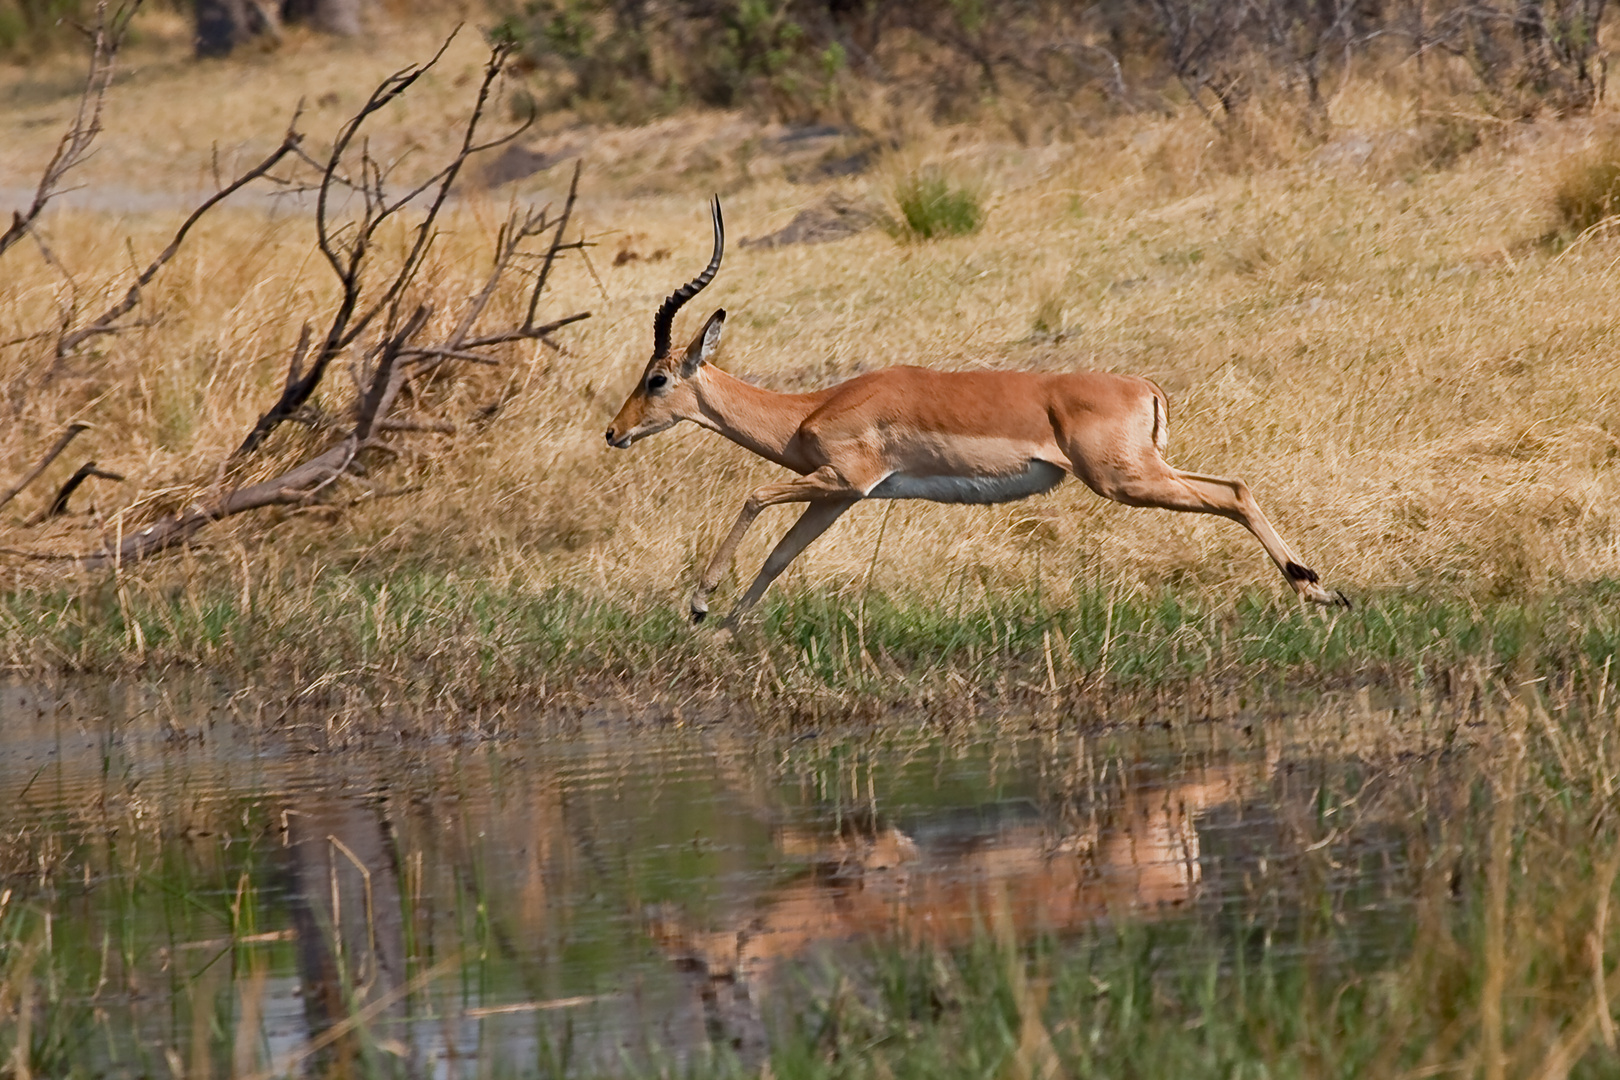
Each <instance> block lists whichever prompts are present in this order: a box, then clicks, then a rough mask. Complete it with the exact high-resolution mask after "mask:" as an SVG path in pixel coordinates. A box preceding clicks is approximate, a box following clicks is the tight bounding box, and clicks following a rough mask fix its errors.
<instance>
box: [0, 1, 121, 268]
mask: <svg viewBox="0 0 1620 1080" xmlns="http://www.w3.org/2000/svg"><path fill="white" fill-rule="evenodd" d="M143 2H144V0H127V2H125V3H122V4H120V5H119V6H118V7H117V8H115V9H113V11H112V13H111V14H110V15H109V14H108V5H107V0H98V2H97V4H96V25H95V29H94V30H93V31H91V38H90V42H91V44H90V72H89V75H88V76H87V77H86V78H85V83H84V93H83V94H81V95H80V96H79V107H78V109H77V111H76V112H75V113H74V114H73V123H72V124H71V125H70V126H69V127H68V129H67V131H66V132H65V133H64V134H63V135H62V140H61V141H60V142H58V143H57V144H56V153H55V154H53V155H52V156H51V160H50V163H49V164H48V165H46V166H45V171H44V173H42V174H41V175H40V178H39V186H38V187H37V188H35V189H34V200H33V202H32V203H30V204H29V206H28V209H27V210H23V211H17V212H14V213H13V214H12V215H11V225H10V226H9V227H8V228H7V229H6V231H5V232H3V233H0V255H3V254H5V252H6V249H7V248H9V247H11V246H12V245H13V244H15V243H16V242H17V241H18V240H21V239H22V238H23V237H24V236H25V235H27V233H28V231H29V230H30V229H32V228H33V227H34V222H35V221H36V220H38V218H39V215H40V214H42V213H44V211H45V206H46V204H48V203H49V202H50V201H51V200H52V199H54V198H55V197H56V196H57V195H59V194H61V185H62V180H63V179H64V178H65V177H66V176H67V174H68V173H69V172H71V171H72V170H73V169H74V168H75V167H76V166H78V165H79V164H80V163H81V162H83V161H84V158H85V155H86V154H87V153H88V152H89V150H90V144H91V143H93V142H95V141H96V136H97V135H100V134H101V108H102V105H103V104H104V103H105V101H106V99H107V87H108V86H110V85H112V79H113V72H114V71H115V70H116V68H117V60H118V50H119V48H120V47H122V45H123V44H124V37H125V35H126V34H127V33H128V32H129V23H130V20H131V19H132V18H134V17H135V12H137V11H138V10H140V7H141V4H142V3H143Z"/></svg>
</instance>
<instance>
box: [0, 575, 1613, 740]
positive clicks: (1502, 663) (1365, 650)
mask: <svg viewBox="0 0 1620 1080" xmlns="http://www.w3.org/2000/svg"><path fill="white" fill-rule="evenodd" d="M1062 595H1063V596H1064V597H1066V598H1067V602H1061V601H1060V602H1054V601H1053V598H1052V596H1051V595H1050V593H1043V592H1042V591H1040V590H1037V589H1033V588H1025V589H1014V590H1010V591H1005V592H997V591H995V590H983V589H973V588H969V587H967V586H965V585H964V586H963V587H962V588H961V589H960V590H958V591H957V592H956V594H955V595H954V596H953V595H952V594H951V593H949V592H947V593H944V594H941V595H938V596H929V595H922V594H919V593H915V592H912V593H891V592H883V591H875V590H869V591H867V592H866V593H864V594H858V595H853V596H852V595H849V594H847V593H839V592H836V591H834V592H822V591H818V590H815V589H798V590H784V591H783V592H781V593H779V594H772V595H771V596H769V597H768V598H767V599H766V601H765V602H764V603H763V604H762V606H761V610H760V612H759V614H758V616H757V617H756V618H754V619H752V620H750V621H749V622H747V623H745V624H744V626H743V627H742V628H741V630H740V631H739V632H738V633H737V635H736V636H735V637H727V636H722V635H721V634H719V633H717V632H716V631H715V630H713V629H711V628H709V627H692V626H690V625H689V624H688V622H687V620H686V618H685V616H684V613H683V612H681V610H680V609H679V607H678V605H677V603H676V602H675V600H674V598H673V597H662V596H660V597H645V596H642V597H637V596H633V595H628V594H625V593H622V592H619V593H614V592H603V591H598V590H591V589H586V588H582V587H579V586H577V585H575V586H571V585H552V586H549V587H539V588H536V587H530V586H528V585H525V584H523V583H520V582H512V581H507V582H501V581H497V580H490V579H487V578H483V577H480V576H477V575H469V574H464V573H458V572H453V571H444V570H436V569H418V570H412V571H400V572H397V573H393V574H388V575H381V574H371V573H367V572H364V571H361V572H354V573H345V572H340V571H328V572H326V573H324V574H320V575H318V576H315V577H313V578H308V577H295V576H288V577H287V578H285V579H283V580H281V581H279V582H277V581H272V582H259V583H257V584H256V585H254V586H253V587H251V588H250V589H248V590H247V591H246V593H244V591H243V589H242V587H241V586H240V584H228V585H222V584H219V583H217V582H216V583H214V584H209V583H208V582H207V581H206V580H201V581H199V580H197V579H195V578H193V579H187V580H184V581H182V582H179V583H176V584H175V585H173V586H172V587H163V586H156V585H153V584H150V583H146V582H140V581H138V580H134V579H129V580H126V581H124V582H122V583H120V582H118V581H117V580H115V579H112V578H109V579H107V580H105V581H101V582H97V583H90V584H87V585H85V586H84V587H83V588H81V589H80V590H78V591H73V590H69V589H65V588H52V589H43V590H18V591H12V592H10V593H7V594H4V595H3V596H0V673H6V674H9V675H10V676H12V677H16V676H19V675H21V676H23V677H27V675H28V674H30V673H34V674H39V673H43V672H47V671H51V672H56V673H87V674H95V675H111V676H140V677H147V676H160V675H162V674H163V673H165V672H167V671H172V670H185V669H196V670H204V671H207V672H209V673H211V674H213V675H216V676H219V677H222V678H226V679H230V680H235V681H244V680H246V681H257V682H260V683H261V684H262V683H263V682H264V681H265V679H266V678H267V676H268V677H271V678H272V679H280V680H282V681H283V682H284V683H285V687H286V689H287V690H288V691H289V692H301V691H302V690H303V689H304V688H307V687H308V686H311V685H331V684H334V683H335V684H340V685H345V686H348V687H350V688H352V689H354V690H356V691H358V692H360V693H361V694H371V695H380V696H382V697H383V698H388V699H394V698H397V699H400V700H404V701H411V702H414V703H417V704H434V703H452V702H453V703H457V704H461V705H466V704H471V703H515V702H521V701H525V700H548V699H552V698H555V697H557V696H558V695H561V696H564V697H572V698H593V697H604V696H606V697H613V696H618V697H623V698H624V699H626V700H629V701H643V702H650V703H654V704H663V705H674V704H678V703H681V702H699V701H708V702H714V703H717V704H723V705H732V706H739V707H742V708H746V709H753V710H756V711H760V712H763V713H775V712H778V711H785V712H786V713H787V714H789V715H792V714H795V713H799V712H802V711H804V710H806V709H808V710H809V711H810V712H811V713H816V714H819V713H820V712H821V711H822V709H823V708H824V707H832V708H834V709H837V708H840V707H843V708H849V709H864V710H868V711H872V712H874V713H875V712H880V711H882V709H883V708H884V707H885V706H887V705H891V704H894V703H899V702H919V703H922V702H926V703H934V704H940V705H944V704H946V703H949V702H955V703H957V705H958V707H964V708H973V707H977V706H979V705H992V704H995V705H1003V706H1005V705H1013V704H1017V705H1022V706H1029V707H1035V708H1041V707H1048V708H1049V707H1053V706H1059V707H1067V708H1074V707H1078V706H1081V705H1083V704H1085V703H1087V702H1090V703H1091V704H1092V707H1094V708H1095V707H1104V708H1105V707H1106V703H1107V702H1108V701H1109V700H1110V699H1111V698H1114V697H1119V696H1129V695H1133V694H1135V695H1145V694H1150V693H1151V694H1158V695H1165V694H1169V695H1174V694H1176V693H1178V692H1187V691H1189V690H1193V689H1195V688H1199V687H1203V688H1209V689H1214V690H1220V691H1231V690H1237V691H1242V692H1246V693H1253V694H1256V695H1260V696H1267V695H1274V694H1276V695H1290V694H1295V695H1297V694H1310V693H1313V692H1318V691H1323V690H1330V689H1343V688H1361V687H1380V688H1386V689H1390V690H1394V691H1408V690H1421V691H1423V692H1426V693H1438V694H1441V695H1447V694H1450V693H1452V692H1454V691H1455V692H1457V693H1463V692H1465V691H1466V688H1469V687H1473V686H1476V685H1478V684H1479V683H1481V682H1484V683H1500V684H1502V685H1509V686H1511V685H1516V684H1518V683H1522V682H1526V681H1529V680H1539V679H1546V680H1550V686H1551V687H1552V688H1554V689H1559V688H1562V689H1564V690H1571V691H1573V690H1575V689H1577V688H1578V690H1579V692H1582V693H1589V694H1596V693H1598V692H1599V687H1600V686H1607V685H1610V684H1611V683H1615V682H1617V681H1620V671H1616V670H1612V665H1611V664H1610V663H1609V662H1608V661H1609V658H1610V657H1612V656H1613V655H1614V654H1615V653H1616V652H1617V651H1620V603H1617V601H1620V579H1600V580H1596V581H1591V582H1585V583H1578V584H1569V585H1565V586H1562V587H1556V588H1551V589H1548V590H1547V591H1546V592H1545V593H1544V594H1542V595H1540V596H1539V597H1536V598H1532V599H1530V600H1524V599H1520V598H1511V599H1489V598H1477V597H1467V596H1462V595H1446V594H1443V593H1439V592H1435V593H1416V592H1410V591H1404V590H1387V591H1383V592H1376V593H1372V594H1370V595H1364V596H1362V597H1359V598H1358V600H1359V606H1358V607H1357V608H1356V609H1355V610H1353V611H1350V612H1346V613H1332V614H1324V613H1322V612H1319V611H1316V610H1314V609H1309V608H1305V607H1302V606H1300V605H1298V604H1296V603H1293V602H1291V601H1290V600H1288V599H1286V598H1282V597H1278V596H1274V595H1267V594H1263V593H1259V592H1255V593H1251V594H1249V595H1247V596H1243V597H1241V598H1240V599H1239V600H1238V601H1237V602H1236V603H1233V604H1222V603H1211V602H1209V601H1207V600H1200V599H1199V598H1197V597H1192V598H1188V597H1183V596H1180V595H1178V594H1177V593H1176V592H1174V591H1172V590H1165V591H1161V592H1158V593H1145V594H1142V593H1138V594H1121V593H1117V592H1113V591H1111V590H1109V589H1107V588H1105V587H1103V586H1101V585H1100V584H1098V583H1095V582H1085V581H1077V582H1073V583H1070V586H1069V587H1068V588H1066V589H1064V590H1063V591H1062ZM244 599H245V600H246V603H245V605H244ZM272 673H273V675H272Z"/></svg>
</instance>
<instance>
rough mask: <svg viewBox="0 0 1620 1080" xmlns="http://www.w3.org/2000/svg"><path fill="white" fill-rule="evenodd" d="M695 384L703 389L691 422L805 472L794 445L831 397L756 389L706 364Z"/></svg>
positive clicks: (788, 466)
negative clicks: (801, 428) (801, 429)
mask: <svg viewBox="0 0 1620 1080" xmlns="http://www.w3.org/2000/svg"><path fill="white" fill-rule="evenodd" d="M700 370H701V374H700V375H699V377H698V378H696V379H694V380H693V384H694V388H695V389H696V390H697V398H698V414H697V415H696V416H692V417H690V418H689V419H691V420H692V422H693V423H696V424H701V425H703V426H704V427H706V428H708V429H709V430H710V431H715V432H719V433H720V434H721V435H724V436H725V437H726V438H728V439H730V440H731V441H732V442H734V443H736V444H737V445H738V446H740V447H742V448H743V449H745V450H748V451H751V452H752V453H755V454H758V455H759V456H760V457H762V458H766V459H768V460H770V461H774V462H776V463H777V464H778V465H783V466H786V467H787V468H789V469H793V470H794V471H795V472H801V473H802V472H804V471H805V470H804V469H802V468H800V467H799V466H800V462H799V460H798V459H799V456H800V455H799V454H798V453H797V452H796V450H797V448H796V447H795V446H794V445H793V442H794V437H795V436H796V435H798V433H799V425H800V424H802V423H803V422H804V420H805V418H806V417H807V416H809V415H810V414H811V413H812V412H813V411H815V408H816V406H817V405H819V404H821V401H822V399H823V398H824V397H825V396H826V394H825V393H824V392H823V393H814V394H779V393H777V392H776V391H774V390H766V389H764V388H763V387H759V386H751V385H749V384H748V383H745V382H743V381H742V380H741V379H738V378H735V377H733V376H731V375H727V374H726V373H725V372H724V371H721V370H720V369H719V368H717V367H715V366H714V365H713V364H705V365H704V366H703V367H702V368H701V369H700Z"/></svg>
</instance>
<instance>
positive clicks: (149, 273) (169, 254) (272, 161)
mask: <svg viewBox="0 0 1620 1080" xmlns="http://www.w3.org/2000/svg"><path fill="white" fill-rule="evenodd" d="M297 124H298V117H297V116H296V115H295V116H294V117H293V119H292V123H291V124H289V125H288V126H287V134H286V135H285V136H284V137H283V138H282V140H281V145H280V146H278V147H276V149H275V150H274V151H272V152H271V154H270V156H269V157H267V158H265V159H264V160H263V161H261V162H259V164H257V165H255V166H254V167H253V168H251V169H249V170H248V171H247V172H245V173H243V174H242V175H240V176H238V177H237V178H236V179H235V180H233V181H231V183H230V184H228V185H227V186H225V187H223V188H221V189H220V190H218V191H216V192H215V193H214V194H213V195H212V196H210V197H209V198H208V199H206V200H204V201H203V203H202V204H201V205H199V206H198V207H197V208H196V209H195V210H193V211H192V212H191V215H190V216H189V217H187V218H186V220H185V221H184V222H183V223H182V224H181V225H180V228H179V229H178V230H176V231H175V234H174V239H173V240H170V241H169V246H168V247H166V248H164V249H163V252H162V254H160V255H158V257H157V258H156V259H153V260H152V263H151V265H150V266H148V267H147V268H146V269H145V270H143V271H142V272H141V273H140V274H139V275H138V276H137V277H136V278H135V282H134V284H132V285H130V287H129V291H128V292H126V293H125V294H124V297H123V299H121V300H119V301H118V302H117V303H116V304H114V305H113V306H112V307H110V308H108V309H107V310H106V311H104V312H102V314H101V317H100V318H98V319H96V320H95V321H94V322H92V323H91V324H90V325H88V326H84V327H81V328H79V329H78V330H74V331H73V332H71V333H67V334H63V335H62V337H61V339H60V340H58V341H57V343H56V357H57V359H58V360H60V359H61V358H62V357H64V356H66V355H67V354H68V353H69V352H72V351H73V349H75V348H77V347H78V346H79V345H82V344H83V343H84V342H86V341H88V340H89V339H90V338H93V337H96V336H97V335H100V334H112V333H117V332H118V331H119V330H120V329H122V328H121V327H119V326H118V325H117V324H118V320H119V319H121V318H123V317H124V316H125V315H126V314H128V313H129V311H130V309H131V308H133V307H134V306H135V305H136V304H137V303H139V302H140V299H141V290H142V289H143V288H145V287H146V286H147V285H149V284H150V283H151V281H152V279H153V278H154V277H156V276H157V272H158V271H159V270H161V269H163V267H164V264H166V263H167V262H168V261H169V260H170V259H172V258H174V257H175V255H176V254H178V253H179V251H180V245H181V244H182V243H184V242H185V239H186V234H187V233H188V232H190V231H191V228H192V226H193V225H196V224H197V222H198V221H200V220H201V219H202V217H203V215H204V214H206V213H208V211H210V210H212V209H213V208H214V207H216V206H218V205H219V204H220V203H221V202H224V201H225V200H226V199H228V198H230V197H231V196H232V195H234V194H235V193H236V192H238V191H240V190H242V188H244V187H246V186H247V185H248V184H251V183H252V182H253V181H255V180H257V179H258V178H259V177H261V176H263V175H264V174H265V173H267V172H269V171H270V170H271V169H272V168H274V167H275V166H276V164H277V163H278V162H280V161H281V159H282V158H284V157H286V156H287V155H288V154H290V153H292V152H293V151H294V150H295V149H296V148H297V147H298V144H299V142H301V141H302V140H303V136H302V135H300V134H299V133H298V131H297Z"/></svg>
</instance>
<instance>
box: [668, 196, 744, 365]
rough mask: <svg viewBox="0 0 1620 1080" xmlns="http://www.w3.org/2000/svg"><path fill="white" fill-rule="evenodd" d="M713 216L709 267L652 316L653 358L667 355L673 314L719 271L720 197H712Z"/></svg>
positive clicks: (722, 249) (721, 245)
mask: <svg viewBox="0 0 1620 1080" xmlns="http://www.w3.org/2000/svg"><path fill="white" fill-rule="evenodd" d="M712 212H713V214H714V257H713V258H711V259H710V260H709V265H708V266H706V267H704V268H703V273H701V274H699V275H698V276H697V277H695V278H693V279H692V280H691V281H688V282H687V283H686V284H685V285H682V286H681V287H680V288H678V289H676V290H675V291H674V292H672V293H670V294H669V298H668V299H667V300H665V301H664V305H663V307H660V308H659V309H658V314H657V315H655V316H653V357H654V359H657V358H658V357H663V356H668V355H669V328H670V325H671V324H672V323H674V321H675V313H676V312H677V311H679V310H681V306H682V305H683V304H685V303H686V302H687V301H688V300H690V299H692V297H694V296H696V295H697V294H698V293H700V292H702V291H703V287H704V286H705V285H707V284H708V283H709V282H711V281H713V280H714V275H715V271H717V270H719V269H720V256H721V255H723V254H724V253H725V250H726V226H725V222H723V221H722V220H721V219H720V196H718V195H716V196H715V197H714V204H713V206H712Z"/></svg>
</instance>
